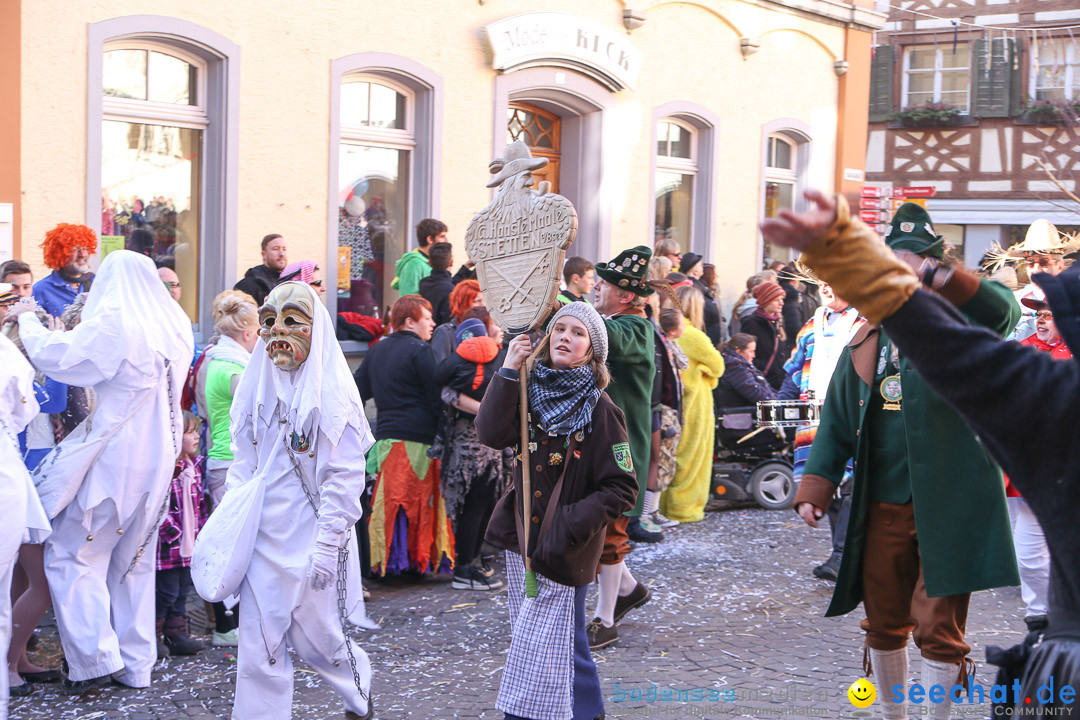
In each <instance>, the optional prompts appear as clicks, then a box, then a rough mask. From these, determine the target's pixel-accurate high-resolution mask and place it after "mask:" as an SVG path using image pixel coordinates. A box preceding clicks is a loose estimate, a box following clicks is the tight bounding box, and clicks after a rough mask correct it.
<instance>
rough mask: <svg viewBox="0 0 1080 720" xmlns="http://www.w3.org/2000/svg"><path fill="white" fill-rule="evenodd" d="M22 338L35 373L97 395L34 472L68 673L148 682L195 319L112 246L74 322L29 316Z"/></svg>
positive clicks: (141, 262) (150, 270)
mask: <svg viewBox="0 0 1080 720" xmlns="http://www.w3.org/2000/svg"><path fill="white" fill-rule="evenodd" d="M19 337H20V338H21V340H22V342H23V346H24V347H25V348H26V352H27V355H28V356H29V357H30V359H31V361H32V362H33V364H34V366H35V367H36V368H37V369H38V370H40V371H42V372H44V373H45V374H46V375H48V376H49V377H51V378H53V379H55V380H57V381H59V382H62V383H67V384H68V385H75V386H79V387H93V388H94V390H95V392H96V394H97V406H96V408H95V409H94V412H93V414H92V415H90V417H88V418H87V419H86V420H85V421H84V422H83V423H82V424H81V425H79V427H77V428H76V429H75V430H74V431H73V432H72V433H71V434H70V435H69V436H68V437H66V438H64V440H63V441H62V442H61V443H60V444H59V445H57V447H56V448H55V449H54V450H53V452H52V453H50V454H49V455H48V456H47V457H46V458H45V459H44V460H43V461H42V463H41V465H39V466H38V468H37V469H36V470H35V472H34V478H35V482H36V483H38V487H39V489H40V490H41V494H42V500H43V503H44V504H45V508H46V510H47V511H48V512H49V515H50V517H54V518H55V519H54V521H53V534H52V535H51V536H50V538H49V539H48V540H47V541H46V542H45V550H44V560H45V575H46V577H47V578H48V581H49V589H50V591H51V594H52V598H53V609H54V612H55V613H56V619H57V627H58V629H59V630H60V639H61V641H62V642H63V645H64V654H65V658H66V659H67V662H68V678H69V679H71V680H75V681H77V680H89V679H92V678H97V677H102V676H105V675H110V674H114V673H117V672H119V671H123V674H122V675H119V676H117V679H118V680H119V681H120V682H123V683H124V684H126V685H129V686H131V687H146V686H148V685H149V684H150V670H151V668H152V667H153V665H154V662H155V660H156V658H157V643H156V639H155V612H154V604H155V593H154V570H155V565H156V553H157V525H158V522H159V519H160V515H161V512H160V511H161V508H162V506H163V504H164V501H165V498H166V495H167V494H168V491H169V484H170V480H171V478H172V469H173V466H174V464H175V461H176V456H177V454H178V452H179V449H180V447H179V445H180V438H181V436H182V433H183V416H182V414H181V412H180V394H181V390H182V388H183V382H184V379H185V377H186V375H187V370H188V366H189V365H190V364H191V358H192V353H193V347H194V345H193V342H192V336H191V325H190V322H189V321H188V320H187V318H186V317H185V316H184V315H183V311H182V310H180V308H179V305H178V304H176V303H175V301H173V300H172V299H171V297H170V296H169V294H168V292H165V288H164V286H163V285H162V284H161V281H160V279H158V278H157V273H156V270H155V269H154V267H153V263H152V262H151V261H150V260H149V258H145V257H142V256H139V255H136V254H135V253H131V252H128V251H116V252H115V253H113V254H111V255H109V257H107V258H106V259H105V262H104V263H102V266H101V272H100V273H99V274H98V277H97V279H96V280H95V282H94V286H93V288H92V289H91V291H90V297H89V298H88V299H87V303H86V306H85V307H84V310H83V322H82V323H81V324H80V325H79V326H77V327H76V328H75V329H74V330H72V331H70V332H51V331H49V330H46V329H45V328H44V327H42V326H41V324H40V322H39V321H38V320H37V319H36V318H35V317H34V316H33V315H32V314H30V313H26V314H24V315H23V316H22V317H20V318H19ZM166 358H168V366H167V365H166ZM148 539H149V542H147V540H148ZM141 547H142V548H143V550H142V555H141V556H139V560H138V561H137V562H134V563H133V560H134V559H135V558H136V556H137V554H138V551H139V549H140V548H141Z"/></svg>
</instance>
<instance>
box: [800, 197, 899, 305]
mask: <svg viewBox="0 0 1080 720" xmlns="http://www.w3.org/2000/svg"><path fill="white" fill-rule="evenodd" d="M802 261H803V262H804V263H806V265H808V266H809V267H810V269H811V270H813V271H814V274H815V275H817V276H818V277H819V278H821V279H822V280H824V281H825V282H827V283H829V284H830V285H832V287H833V290H834V291H835V292H836V294H837V296H839V297H841V298H843V299H844V300H847V301H848V302H849V303H851V304H852V305H854V306H855V307H857V308H858V309H859V312H860V313H862V315H863V316H864V317H866V319H867V320H869V321H870V322H872V323H880V322H881V321H882V320H884V319H885V318H887V317H889V316H890V315H892V314H893V313H894V312H896V311H897V310H899V309H900V306H901V305H903V304H904V303H905V302H907V299H908V298H909V297H911V295H912V293H914V292H915V290H916V289H917V288H918V287H919V278H918V277H917V276H916V275H915V272H914V271H913V270H912V269H911V268H910V267H908V266H907V265H906V264H905V263H903V262H901V261H900V260H898V259H897V257H896V255H895V253H893V251H892V249H891V248H889V246H888V245H886V244H885V243H884V241H882V240H881V239H880V238H879V237H878V236H877V235H876V234H875V233H874V232H873V231H872V230H870V228H868V227H867V226H866V225H865V224H864V223H863V222H862V221H861V220H859V219H857V218H852V217H851V211H850V210H849V209H848V204H847V201H846V200H845V199H844V198H843V197H839V198H837V207H836V222H834V223H833V224H832V227H830V228H829V229H828V230H827V231H826V232H825V234H824V235H822V236H821V237H819V238H817V239H816V240H814V241H813V242H812V243H810V245H809V246H807V247H806V249H805V250H803V253H802Z"/></svg>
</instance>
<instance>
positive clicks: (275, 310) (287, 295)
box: [259, 282, 315, 370]
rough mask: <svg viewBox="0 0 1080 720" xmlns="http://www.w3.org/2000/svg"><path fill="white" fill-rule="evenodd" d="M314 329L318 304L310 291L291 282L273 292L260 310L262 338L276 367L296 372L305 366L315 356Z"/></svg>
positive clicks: (283, 284) (260, 334)
mask: <svg viewBox="0 0 1080 720" xmlns="http://www.w3.org/2000/svg"><path fill="white" fill-rule="evenodd" d="M314 325H315V306H314V300H313V297H312V294H311V291H309V290H308V289H307V288H306V287H304V286H303V285H302V284H300V283H295V282H287V283H282V284H281V285H278V286H277V287H275V288H274V289H273V290H271V291H270V294H269V295H267V296H266V303H265V304H263V306H262V307H261V308H259V336H260V337H261V338H262V339H263V342H264V343H265V344H266V353H267V355H269V356H270V361H271V362H272V363H274V367H276V368H278V369H279V370H295V369H297V368H298V367H300V366H301V365H303V364H304V361H305V360H307V358H308V355H310V354H311V332H312V328H313V327H314Z"/></svg>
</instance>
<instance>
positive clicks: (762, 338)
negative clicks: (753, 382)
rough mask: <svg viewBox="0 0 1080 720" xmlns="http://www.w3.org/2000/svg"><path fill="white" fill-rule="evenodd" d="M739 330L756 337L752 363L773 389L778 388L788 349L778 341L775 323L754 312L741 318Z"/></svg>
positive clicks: (783, 374)
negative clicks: (755, 348)
mask: <svg viewBox="0 0 1080 720" xmlns="http://www.w3.org/2000/svg"><path fill="white" fill-rule="evenodd" d="M780 322H782V321H780ZM739 332H744V333H747V334H749V335H753V336H754V337H755V338H757V354H756V355H754V365H755V366H756V367H757V369H758V370H760V371H761V372H762V373H763V374H764V375H765V379H766V380H768V381H769V385H771V386H772V388H773V390H779V389H780V386H781V385H783V384H784V376H785V375H786V373H785V372H784V363H785V362H787V359H788V354H789V351H788V348H787V347H785V343H782V342H779V337H778V336H779V330H778V328H777V323H774V322H770V321H769V320H767V319H766V318H763V317H762V316H761V315H758V314H757V313H756V312H755V313H753V314H752V315H748V316H746V317H745V318H743V321H742V327H740V328H739ZM770 360H772V362H771V363H770V362H769V361H770Z"/></svg>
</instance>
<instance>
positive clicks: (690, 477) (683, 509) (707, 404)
mask: <svg viewBox="0 0 1080 720" xmlns="http://www.w3.org/2000/svg"><path fill="white" fill-rule="evenodd" d="M675 292H676V293H677V294H678V297H679V302H680V304H681V305H682V312H683V318H684V328H683V334H682V337H680V338H679V339H678V340H677V341H676V342H677V343H678V344H679V347H680V348H681V349H682V351H683V352H684V353H685V354H686V357H687V359H688V360H689V362H690V365H689V367H688V368H686V369H685V370H683V371H682V380H683V406H682V407H683V416H682V418H683V433H682V438H681V440H680V441H679V448H678V452H677V454H676V456H675V457H676V460H675V479H674V480H672V481H671V485H669V486H668V489H667V490H665V491H664V494H663V495H662V496H661V497H660V512H661V513H663V514H664V515H665V516H667V517H669V518H671V519H672V520H678V521H680V522H697V521H698V520H702V519H704V517H705V503H706V502H707V501H708V499H709V479H710V478H711V476H712V458H713V438H714V435H715V432H716V429H715V424H714V420H713V395H712V391H713V388H715V387H716V383H717V381H718V380H719V379H720V376H721V375H723V374H724V358H723V357H722V356H721V355H720V353H719V351H717V349H716V347H714V346H713V344H712V342H711V341H710V340H709V337H708V336H707V335H706V334H705V333H704V331H703V328H704V324H705V321H704V317H703V315H704V312H703V308H704V303H705V297H704V295H702V294H701V291H700V290H698V289H697V288H696V287H693V286H691V285H684V286H683V287H680V288H678V289H676V291H675ZM687 427H692V428H694V429H695V431H694V432H691V433H688V432H686V431H685V429H686V428H687Z"/></svg>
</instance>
